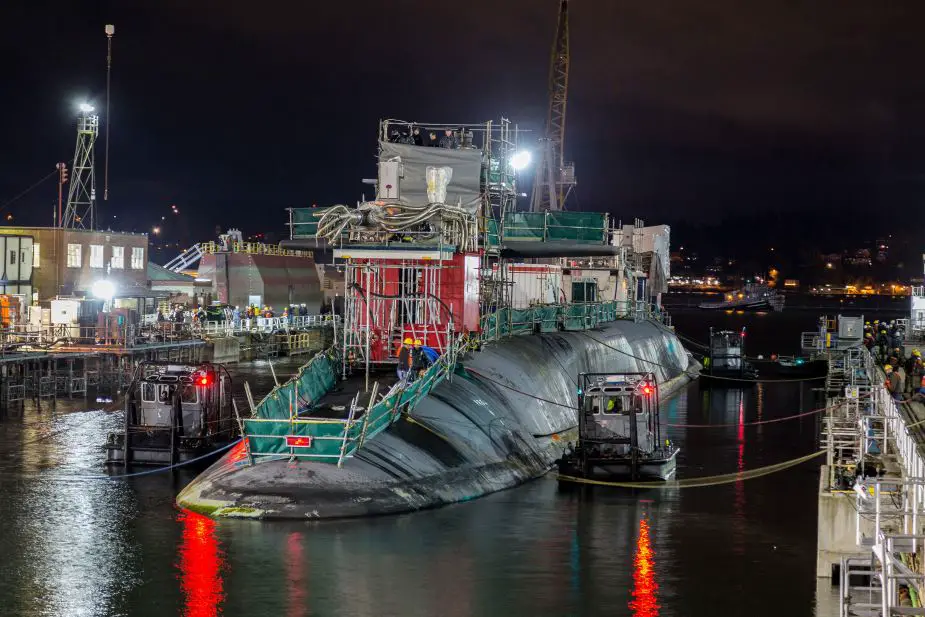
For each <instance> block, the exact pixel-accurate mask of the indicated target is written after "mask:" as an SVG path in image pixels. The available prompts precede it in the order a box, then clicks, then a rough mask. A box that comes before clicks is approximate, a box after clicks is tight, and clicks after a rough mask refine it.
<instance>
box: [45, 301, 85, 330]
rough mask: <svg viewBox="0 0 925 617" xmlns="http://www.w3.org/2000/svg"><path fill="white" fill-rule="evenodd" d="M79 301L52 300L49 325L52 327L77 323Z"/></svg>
mask: <svg viewBox="0 0 925 617" xmlns="http://www.w3.org/2000/svg"><path fill="white" fill-rule="evenodd" d="M79 308H80V301H79V300H52V301H51V323H52V324H53V325H56V326H57V325H60V324H72V323H77V311H78V309H79Z"/></svg>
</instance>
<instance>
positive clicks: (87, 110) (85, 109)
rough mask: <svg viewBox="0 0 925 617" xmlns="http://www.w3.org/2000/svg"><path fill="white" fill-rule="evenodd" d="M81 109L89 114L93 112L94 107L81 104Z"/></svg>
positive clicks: (88, 104)
mask: <svg viewBox="0 0 925 617" xmlns="http://www.w3.org/2000/svg"><path fill="white" fill-rule="evenodd" d="M79 108H80V111H82V112H83V113H85V114H88V113H90V112H91V111H93V105H91V104H90V103H81V104H80V105H79Z"/></svg>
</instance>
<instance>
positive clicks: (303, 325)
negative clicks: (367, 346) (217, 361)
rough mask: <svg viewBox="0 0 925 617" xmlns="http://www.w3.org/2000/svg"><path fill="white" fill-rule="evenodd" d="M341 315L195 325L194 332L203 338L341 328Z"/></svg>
mask: <svg viewBox="0 0 925 617" xmlns="http://www.w3.org/2000/svg"><path fill="white" fill-rule="evenodd" d="M340 322H341V317H340V315H296V316H291V317H252V318H247V319H230V320H227V321H203V322H199V323H196V324H193V332H194V333H198V334H201V335H203V336H219V335H226V336H231V335H233V334H240V333H245V332H260V333H263V334H270V333H273V332H280V331H283V332H285V331H289V330H304V329H307V328H321V327H331V326H339V325H340Z"/></svg>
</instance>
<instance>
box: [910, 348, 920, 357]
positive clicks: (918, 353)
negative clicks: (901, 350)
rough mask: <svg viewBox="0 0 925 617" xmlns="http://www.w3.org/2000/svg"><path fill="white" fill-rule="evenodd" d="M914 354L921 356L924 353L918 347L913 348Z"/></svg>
mask: <svg viewBox="0 0 925 617" xmlns="http://www.w3.org/2000/svg"><path fill="white" fill-rule="evenodd" d="M912 355H913V356H921V355H922V352H921V351H919V350H918V349H913V350H912Z"/></svg>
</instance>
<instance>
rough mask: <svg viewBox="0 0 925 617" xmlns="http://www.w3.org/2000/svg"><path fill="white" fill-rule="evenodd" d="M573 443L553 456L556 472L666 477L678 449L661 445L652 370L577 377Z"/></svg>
mask: <svg viewBox="0 0 925 617" xmlns="http://www.w3.org/2000/svg"><path fill="white" fill-rule="evenodd" d="M578 384H579V386H578V387H579V390H578V443H577V444H576V446H575V447H574V448H573V449H571V450H570V451H568V452H566V453H565V454H564V455H563V456H562V458H561V459H559V460H558V461H557V463H558V468H559V475H560V476H570V477H577V478H585V479H594V480H609V481H616V480H633V481H635V480H668V479H670V478H671V477H672V476H674V473H675V471H676V469H677V456H678V452H679V448H677V447H675V446H673V445H672V444H671V442H670V441H668V440H665V442H664V445H662V434H661V423H660V419H659V397H658V382H657V380H656V378H655V375H653V374H652V373H582V374H580V375H579V376H578Z"/></svg>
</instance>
